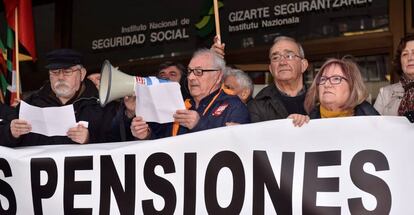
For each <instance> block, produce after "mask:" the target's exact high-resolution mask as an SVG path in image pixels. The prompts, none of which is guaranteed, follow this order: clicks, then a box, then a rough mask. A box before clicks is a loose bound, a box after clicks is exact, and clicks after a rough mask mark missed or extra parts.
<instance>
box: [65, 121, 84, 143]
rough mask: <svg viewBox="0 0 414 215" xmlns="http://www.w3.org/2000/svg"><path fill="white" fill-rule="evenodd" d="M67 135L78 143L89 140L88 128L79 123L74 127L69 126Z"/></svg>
mask: <svg viewBox="0 0 414 215" xmlns="http://www.w3.org/2000/svg"><path fill="white" fill-rule="evenodd" d="M67 135H68V137H69V138H70V139H71V140H72V141H73V142H77V143H80V144H84V143H88V142H89V130H88V128H86V127H84V126H83V125H81V124H79V125H78V126H76V127H74V128H70V129H69V130H68V132H67Z"/></svg>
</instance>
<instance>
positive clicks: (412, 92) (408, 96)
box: [398, 75, 414, 116]
mask: <svg viewBox="0 0 414 215" xmlns="http://www.w3.org/2000/svg"><path fill="white" fill-rule="evenodd" d="M400 81H401V84H402V87H403V88H404V96H403V98H402V100H401V103H400V106H399V107H398V115H399V116H404V115H405V113H407V112H408V111H414V80H410V79H409V78H407V77H406V76H405V75H403V76H402V77H401V80H400Z"/></svg>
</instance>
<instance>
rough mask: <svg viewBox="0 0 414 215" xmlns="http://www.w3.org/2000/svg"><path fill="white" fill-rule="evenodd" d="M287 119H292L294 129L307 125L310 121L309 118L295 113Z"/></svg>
mask: <svg viewBox="0 0 414 215" xmlns="http://www.w3.org/2000/svg"><path fill="white" fill-rule="evenodd" d="M287 118H288V119H293V121H292V122H293V125H294V126H295V127H301V126H302V125H304V124H305V123H308V122H309V120H310V118H309V116H307V115H302V114H296V113H294V114H290V115H289V116H288V117H287Z"/></svg>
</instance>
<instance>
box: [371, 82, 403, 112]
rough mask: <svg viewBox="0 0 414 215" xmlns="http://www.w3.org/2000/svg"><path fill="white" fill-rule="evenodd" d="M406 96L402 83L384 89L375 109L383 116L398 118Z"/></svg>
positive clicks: (380, 93) (381, 90)
mask: <svg viewBox="0 0 414 215" xmlns="http://www.w3.org/2000/svg"><path fill="white" fill-rule="evenodd" d="M403 96H404V88H403V87H402V84H401V82H398V83H395V84H392V85H388V86H385V87H382V88H381V89H380V91H379V93H378V96H377V100H375V104H374V108H375V109H376V110H377V111H378V112H379V113H380V114H381V115H390V116H398V107H399V106H400V103H401V100H402V98H403Z"/></svg>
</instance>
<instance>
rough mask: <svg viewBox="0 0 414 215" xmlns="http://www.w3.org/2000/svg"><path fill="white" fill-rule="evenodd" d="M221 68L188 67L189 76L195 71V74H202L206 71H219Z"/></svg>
mask: <svg viewBox="0 0 414 215" xmlns="http://www.w3.org/2000/svg"><path fill="white" fill-rule="evenodd" d="M219 70H220V69H200V68H195V69H191V68H188V69H187V72H188V73H187V75H188V76H189V75H190V74H191V73H194V75H195V76H202V75H203V73H204V72H214V71H219Z"/></svg>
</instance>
